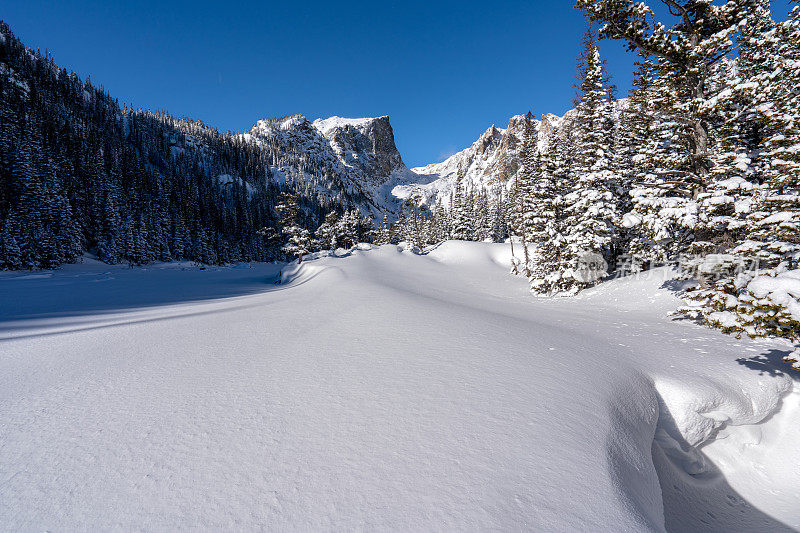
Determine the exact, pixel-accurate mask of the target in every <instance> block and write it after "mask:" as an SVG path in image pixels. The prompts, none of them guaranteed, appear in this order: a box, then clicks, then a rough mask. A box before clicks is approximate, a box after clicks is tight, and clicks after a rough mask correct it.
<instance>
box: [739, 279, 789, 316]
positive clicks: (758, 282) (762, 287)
mask: <svg viewBox="0 0 800 533" xmlns="http://www.w3.org/2000/svg"><path fill="white" fill-rule="evenodd" d="M747 289H748V290H749V291H750V292H751V293H752V294H753V295H755V296H756V298H766V299H768V300H769V301H770V302H771V303H772V304H774V305H777V306H781V307H782V308H784V309H786V311H787V312H789V313H790V314H791V315H792V318H793V319H794V320H800V270H789V271H787V272H783V273H781V274H778V275H777V276H758V277H756V278H755V279H754V280H752V281H751V282H750V283H748V285H747Z"/></svg>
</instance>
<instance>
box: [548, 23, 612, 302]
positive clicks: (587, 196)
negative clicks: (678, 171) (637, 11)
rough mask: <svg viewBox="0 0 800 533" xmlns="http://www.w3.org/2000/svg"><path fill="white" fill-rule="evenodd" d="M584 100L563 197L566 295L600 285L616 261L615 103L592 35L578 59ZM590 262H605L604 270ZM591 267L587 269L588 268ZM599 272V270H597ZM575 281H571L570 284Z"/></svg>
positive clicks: (577, 112) (577, 117)
mask: <svg viewBox="0 0 800 533" xmlns="http://www.w3.org/2000/svg"><path fill="white" fill-rule="evenodd" d="M580 74H581V81H580V86H579V94H580V98H579V100H578V104H577V106H576V108H575V125H574V142H575V149H574V153H573V164H572V168H571V180H570V181H571V182H572V183H573V187H572V190H571V191H570V192H569V193H568V194H566V195H565V197H564V224H563V227H564V241H565V250H564V255H563V256H562V257H563V259H562V263H563V264H564V266H565V267H566V270H565V271H564V272H563V274H562V278H563V280H564V283H566V285H567V291H568V292H574V291H576V290H580V289H582V288H584V287H588V286H591V285H593V284H595V283H597V282H598V281H599V280H600V278H601V277H602V276H604V275H605V274H606V272H605V270H604V269H605V268H607V265H608V264H612V263H613V261H614V260H615V259H616V257H615V255H614V245H615V239H616V237H617V235H616V226H615V224H616V222H617V218H618V215H617V205H618V202H619V200H618V188H619V181H620V180H619V178H618V176H617V174H616V173H615V172H614V170H613V161H614V158H613V152H612V146H611V143H610V139H611V138H612V135H613V130H612V129H611V128H612V124H613V120H612V104H611V102H610V100H609V87H608V83H607V75H606V73H605V69H604V64H603V61H602V60H601V58H600V51H599V49H598V48H597V46H596V44H595V41H594V37H593V35H592V32H591V31H589V32H587V35H586V37H585V39H584V53H583V55H582V57H581V60H580ZM587 257H592V258H595V257H598V258H599V257H602V258H603V260H604V261H605V262H606V266H605V267H603V266H601V265H600V264H599V263H597V261H599V259H593V260H592V262H591V264H589V265H583V263H584V262H585V261H586V258H587ZM587 267H588V269H587ZM598 267H599V268H598ZM570 277H571V278H572V280H571V281H568V280H569V279H570Z"/></svg>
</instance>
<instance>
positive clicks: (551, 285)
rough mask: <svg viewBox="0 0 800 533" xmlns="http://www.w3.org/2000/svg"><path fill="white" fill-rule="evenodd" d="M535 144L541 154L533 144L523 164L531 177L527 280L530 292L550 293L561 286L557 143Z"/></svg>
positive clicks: (561, 241)
mask: <svg viewBox="0 0 800 533" xmlns="http://www.w3.org/2000/svg"><path fill="white" fill-rule="evenodd" d="M537 140H538V139H537ZM537 144H538V145H539V146H541V148H542V151H543V152H544V153H541V152H540V151H539V146H534V148H535V149H536V153H535V155H534V157H533V158H531V157H530V156H524V157H523V162H524V165H525V166H528V165H530V167H531V168H532V170H533V172H532V174H533V177H534V179H533V182H532V186H531V188H530V191H529V198H530V199H529V201H528V209H529V210H530V211H529V214H528V216H527V223H528V231H529V233H528V240H529V242H530V244H531V249H532V251H533V253H532V264H531V267H530V278H529V279H530V288H531V291H532V292H534V293H535V294H539V295H546V296H549V295H552V294H553V293H555V292H557V291H558V290H560V289H561V285H560V284H559V281H560V273H561V270H562V269H561V255H562V250H561V246H562V244H563V239H562V236H561V220H560V218H559V217H560V215H561V211H560V209H559V207H558V202H559V199H560V193H561V186H563V185H564V184H562V183H559V176H558V164H557V163H556V159H557V158H558V157H559V154H558V146H557V145H553V146H548V145H547V143H537ZM523 149H525V148H523ZM529 149H530V148H529ZM526 159H530V161H526Z"/></svg>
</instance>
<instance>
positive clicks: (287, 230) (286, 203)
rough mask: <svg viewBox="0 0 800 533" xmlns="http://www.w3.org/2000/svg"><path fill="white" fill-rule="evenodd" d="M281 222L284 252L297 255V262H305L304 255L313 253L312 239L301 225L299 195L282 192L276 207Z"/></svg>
mask: <svg viewBox="0 0 800 533" xmlns="http://www.w3.org/2000/svg"><path fill="white" fill-rule="evenodd" d="M275 209H276V210H277V211H278V216H279V218H280V223H281V232H282V233H283V235H284V238H285V239H286V240H285V244H284V245H283V248H282V250H283V252H284V253H286V254H288V255H291V256H294V257H297V263H298V264H300V263H302V262H303V256H304V255H306V254H309V253H311V249H312V241H311V236H310V234H309V232H308V230H307V229H305V228H303V227H301V226H300V225H299V215H300V206H299V205H298V203H297V196H296V195H294V194H291V193H288V192H285V193H282V194H281V198H280V203H279V204H278V205H277V206H276V207H275Z"/></svg>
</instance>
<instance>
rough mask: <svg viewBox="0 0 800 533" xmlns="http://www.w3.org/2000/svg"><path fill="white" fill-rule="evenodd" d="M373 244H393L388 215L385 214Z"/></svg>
mask: <svg viewBox="0 0 800 533" xmlns="http://www.w3.org/2000/svg"><path fill="white" fill-rule="evenodd" d="M372 242H373V243H374V244H377V245H378V246H382V245H384V244H389V243H391V242H392V229H391V228H390V227H389V217H388V215H387V214H386V213H384V215H383V219H382V220H381V223H380V225H379V226H378V228H377V229H376V230H375V234H374V237H373V238H372Z"/></svg>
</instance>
